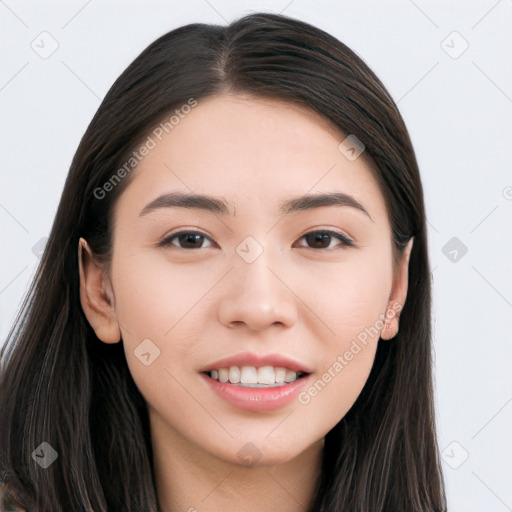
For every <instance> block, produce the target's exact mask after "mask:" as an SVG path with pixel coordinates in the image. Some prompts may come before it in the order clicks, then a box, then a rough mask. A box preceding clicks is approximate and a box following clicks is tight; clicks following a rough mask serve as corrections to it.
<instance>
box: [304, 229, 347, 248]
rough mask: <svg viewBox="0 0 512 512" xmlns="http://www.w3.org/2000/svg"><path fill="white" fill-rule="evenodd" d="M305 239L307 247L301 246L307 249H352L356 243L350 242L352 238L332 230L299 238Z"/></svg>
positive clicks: (307, 234)
mask: <svg viewBox="0 0 512 512" xmlns="http://www.w3.org/2000/svg"><path fill="white" fill-rule="evenodd" d="M303 239H304V240H305V241H306V243H307V245H306V246H305V245H301V246H300V247H306V248H308V249H336V248H337V247H340V246H347V247H351V246H353V245H354V242H353V241H352V240H350V238H348V237H346V236H345V235H343V234H341V233H337V232H336V231H330V230H320V231H311V232H309V233H306V234H305V235H302V236H301V237H300V238H299V240H303Z"/></svg>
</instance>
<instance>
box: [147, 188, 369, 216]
mask: <svg viewBox="0 0 512 512" xmlns="http://www.w3.org/2000/svg"><path fill="white" fill-rule="evenodd" d="M322 206H349V207H352V208H355V209H357V210H359V211H361V212H363V213H364V214H365V215H366V216H367V217H368V218H369V219H370V220H371V221H372V222H374V220H373V219H372V218H371V216H370V214H369V213H368V211H367V210H366V208H365V207H364V206H363V205H362V204H361V203H360V202H359V201H357V199H356V198H355V197H353V196H351V195H349V194H345V193H343V192H329V193H323V194H309V195H302V196H298V197H293V198H291V199H287V200H286V201H284V202H283V203H281V204H280V206H279V210H280V211H281V212H282V213H283V214H284V215H287V214H290V213H296V212H301V211H305V210H311V209H313V208H320V207H322ZM161 208H196V209H200V210H204V211H208V212H211V213H215V214H219V215H234V213H232V212H231V211H230V208H229V204H228V202H227V201H226V200H225V199H223V198H220V197H214V196H209V195H205V194H188V193H183V192H171V193H168V194H163V195H161V196H159V197H157V198H156V199H154V200H153V201H151V202H150V203H149V204H147V205H146V206H145V207H144V208H143V209H142V211H141V212H140V213H139V217H142V216H144V215H147V214H148V213H150V212H152V211H155V210H159V209H161Z"/></svg>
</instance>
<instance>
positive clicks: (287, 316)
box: [219, 237, 297, 330]
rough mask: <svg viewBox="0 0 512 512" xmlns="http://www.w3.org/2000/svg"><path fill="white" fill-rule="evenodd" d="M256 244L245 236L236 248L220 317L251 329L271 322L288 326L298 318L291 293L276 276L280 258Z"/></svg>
mask: <svg viewBox="0 0 512 512" xmlns="http://www.w3.org/2000/svg"><path fill="white" fill-rule="evenodd" d="M248 238H250V237H248ZM258 246H259V247H258ZM258 246H256V244H255V241H254V240H250V239H249V240H247V239H246V240H244V241H243V242H242V243H241V244H239V246H238V247H237V249H236V254H234V255H233V257H234V258H233V266H234V268H233V270H232V271H231V272H230V276H229V277H228V281H227V282H226V283H225V284H226V288H225V290H224V293H223V295H222V299H221V304H220V309H219V319H220V321H221V322H222V323H223V324H225V325H230V326H233V325H235V324H240V323H244V324H246V325H247V327H249V328H250V329H253V330H262V329H265V328H266V327H269V326H271V325H273V324H282V325H286V326H291V325H292V324H293V323H294V322H295V321H296V319H297V308H296V304H295V297H294V295H293V294H292V293H291V292H290V290H289V289H288V288H287V287H286V286H285V285H284V284H283V282H282V280H281V279H279V278H278V277H277V276H276V275H279V267H281V265H279V264H278V263H279V258H276V257H273V256H274V255H273V253H272V250H271V249H270V248H263V247H262V246H261V245H260V244H258Z"/></svg>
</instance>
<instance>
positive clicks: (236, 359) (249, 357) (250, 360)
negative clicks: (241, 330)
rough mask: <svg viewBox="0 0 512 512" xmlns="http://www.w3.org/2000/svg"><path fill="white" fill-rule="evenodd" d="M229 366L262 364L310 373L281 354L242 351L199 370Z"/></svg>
mask: <svg viewBox="0 0 512 512" xmlns="http://www.w3.org/2000/svg"><path fill="white" fill-rule="evenodd" d="M230 366H238V367H242V366H255V367H257V368H259V367H262V366H274V367H282V368H287V369H289V370H293V371H295V372H301V373H311V371H310V370H309V369H308V368H307V367H306V366H305V365H303V364H301V363H299V362H298V361H295V360H293V359H290V358H289V357H286V356H283V355H281V354H263V355H262V354H255V353H252V352H243V353H240V354H234V355H232V356H228V357H224V358H222V359H219V360H218V361H215V362H214V363H211V364H209V365H208V366H206V367H205V368H203V369H202V370H201V372H209V371H211V370H218V369H219V368H229V367H230Z"/></svg>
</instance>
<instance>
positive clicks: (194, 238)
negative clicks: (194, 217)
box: [158, 231, 212, 249]
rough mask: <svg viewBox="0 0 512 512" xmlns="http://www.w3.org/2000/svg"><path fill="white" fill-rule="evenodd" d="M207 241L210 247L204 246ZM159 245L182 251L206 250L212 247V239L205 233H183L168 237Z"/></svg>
mask: <svg viewBox="0 0 512 512" xmlns="http://www.w3.org/2000/svg"><path fill="white" fill-rule="evenodd" d="M205 241H206V242H208V243H209V244H210V245H206V246H204V245H203V244H204V242H205ZM158 245H160V246H162V245H164V246H165V245H174V246H177V247H179V248H180V249H204V248H206V247H211V245H212V243H211V239H210V237H208V236H206V235H205V234H203V233H198V232H195V231H181V232H179V233H174V234H173V235H171V236H168V237H167V238H165V239H164V240H162V241H161V242H160V243H159V244H158Z"/></svg>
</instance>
